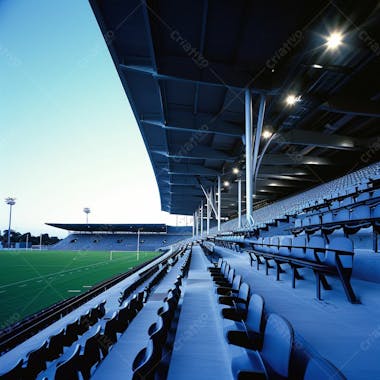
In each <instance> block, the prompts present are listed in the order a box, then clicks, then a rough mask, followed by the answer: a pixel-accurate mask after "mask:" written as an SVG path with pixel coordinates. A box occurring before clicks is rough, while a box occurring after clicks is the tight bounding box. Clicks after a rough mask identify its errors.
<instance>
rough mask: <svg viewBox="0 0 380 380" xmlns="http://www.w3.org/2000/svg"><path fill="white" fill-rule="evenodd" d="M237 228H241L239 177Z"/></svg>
mask: <svg viewBox="0 0 380 380" xmlns="http://www.w3.org/2000/svg"><path fill="white" fill-rule="evenodd" d="M237 183H238V228H241V179H240V178H239V179H238V181H237Z"/></svg>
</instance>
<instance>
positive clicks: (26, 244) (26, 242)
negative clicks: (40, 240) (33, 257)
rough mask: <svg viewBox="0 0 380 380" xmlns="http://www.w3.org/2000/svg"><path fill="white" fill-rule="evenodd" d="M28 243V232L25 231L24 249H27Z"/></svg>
mask: <svg viewBox="0 0 380 380" xmlns="http://www.w3.org/2000/svg"><path fill="white" fill-rule="evenodd" d="M28 243H29V232H27V234H26V241H25V250H27V249H28Z"/></svg>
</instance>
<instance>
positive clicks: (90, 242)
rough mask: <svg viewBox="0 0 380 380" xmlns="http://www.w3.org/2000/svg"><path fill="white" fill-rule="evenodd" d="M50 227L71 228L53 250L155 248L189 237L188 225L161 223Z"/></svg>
mask: <svg viewBox="0 0 380 380" xmlns="http://www.w3.org/2000/svg"><path fill="white" fill-rule="evenodd" d="M47 225H49V226H52V227H57V228H61V229H64V230H67V231H71V232H73V233H71V234H70V235H69V236H68V237H66V238H65V239H63V240H61V241H60V242H58V243H57V244H55V245H54V246H53V247H51V249H53V250H79V251H85V250H88V251H137V250H145V251H155V250H157V249H159V248H161V247H166V246H170V245H172V244H175V243H177V242H179V241H181V240H184V239H187V238H189V237H191V233H192V228H191V227H174V226H167V225H164V224H59V223H47Z"/></svg>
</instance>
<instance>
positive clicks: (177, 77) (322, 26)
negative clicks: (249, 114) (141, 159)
mask: <svg viewBox="0 0 380 380" xmlns="http://www.w3.org/2000/svg"><path fill="white" fill-rule="evenodd" d="M90 3H91V6H92V8H93V11H94V13H95V16H96V18H97V21H98V23H99V25H100V29H101V31H102V33H103V35H104V38H105V41H106V43H107V45H108V48H109V50H110V53H111V55H112V58H113V60H114V63H115V66H116V70H117V71H118V73H119V76H120V79H121V82H122V84H123V86H124V89H125V92H126V94H127V96H128V99H129V101H130V103H131V106H132V109H133V112H134V114H135V117H136V120H137V123H138V125H139V128H140V130H141V133H142V136H143V138H144V141H145V144H146V147H147V150H148V153H149V156H150V159H151V162H152V165H153V168H154V172H155V175H156V178H157V182H158V187H159V191H160V196H161V206H162V209H163V210H165V211H168V212H170V213H174V214H192V213H193V211H194V209H195V208H196V207H197V206H198V205H199V203H200V201H201V199H202V197H203V192H202V189H201V186H200V184H201V185H203V187H204V188H205V189H207V188H210V187H212V186H214V184H215V180H216V177H217V176H218V175H222V176H223V180H225V179H226V180H229V181H230V182H231V184H232V186H229V187H228V188H227V187H226V188H225V189H224V194H223V199H224V202H223V209H222V211H223V215H225V216H232V215H233V214H234V213H235V212H236V204H235V203H236V202H235V200H236V185H235V183H234V181H235V180H236V175H234V174H233V173H232V168H233V167H239V168H240V169H244V138H243V134H244V120H245V117H244V89H245V88H249V89H251V90H252V92H253V94H254V95H253V110H254V114H257V109H258V102H259V99H260V96H262V95H265V96H266V99H267V106H266V112H265V119H264V126H265V127H266V129H268V130H270V132H271V133H272V134H273V135H272V137H271V139H270V143H269V144H267V142H268V140H269V138H266V139H265V138H264V137H263V138H262V141H261V151H263V150H264V148H265V147H266V148H267V149H266V153H265V155H264V156H263V159H262V163H261V167H260V170H259V174H258V179H257V184H256V185H257V186H256V196H255V199H256V201H257V202H259V201H260V202H261V201H268V200H269V201H271V200H274V199H276V198H281V197H284V196H286V195H288V194H290V193H294V192H298V191H300V190H301V189H304V188H308V187H311V186H313V185H315V184H317V183H320V182H321V181H325V180H327V179H330V178H332V177H336V176H338V175H342V174H344V173H346V172H347V171H349V170H351V169H357V168H359V167H361V166H364V165H366V164H368V163H370V162H372V161H374V160H375V159H376V154H377V153H378V149H377V148H375V145H376V144H377V145H376V146H377V147H378V146H379V141H378V137H379V126H378V121H379V116H380V91H379V88H380V86H379V84H380V76H379V56H380V47H379V45H378V43H377V41H379V40H380V29H379V28H378V25H379V8H378V6H377V1H367V0H362V1H360V2H359V3H358V2H357V1H308V2H305V1H301V0H289V1H273V0H266V1H253V0H252V1H243V0H234V1H229V0H181V1H174V0H161V1H160V0H156V1H139V0H107V1H105V0H90ZM333 32H337V33H340V34H341V36H342V41H343V43H342V45H341V46H339V47H338V48H337V49H335V50H328V49H327V45H326V38H327V36H328V35H329V34H331V33H333ZM289 94H293V95H295V96H300V101H299V102H296V104H295V105H294V106H287V105H286V101H285V100H286V97H287V96H288V95H289ZM126 127H128V126H126ZM266 145H267V146H266ZM243 180H244V176H243Z"/></svg>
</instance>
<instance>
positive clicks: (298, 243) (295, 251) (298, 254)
mask: <svg viewBox="0 0 380 380" xmlns="http://www.w3.org/2000/svg"><path fill="white" fill-rule="evenodd" d="M305 254H306V236H296V237H295V238H293V241H292V248H291V250H290V256H292V257H295V258H298V259H304V258H305Z"/></svg>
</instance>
